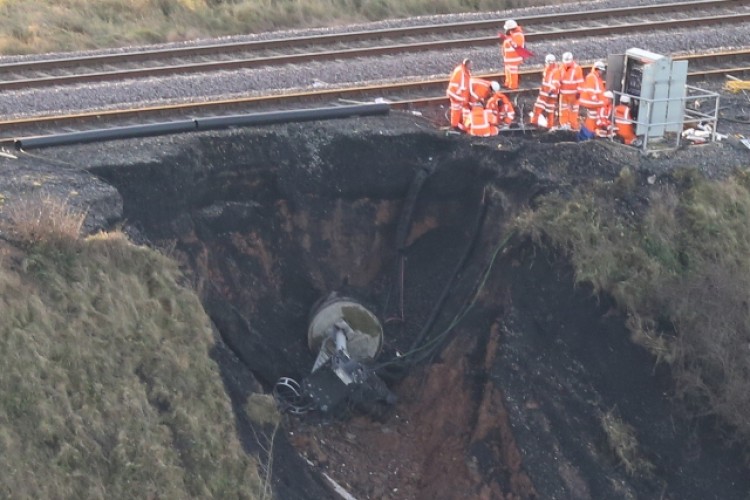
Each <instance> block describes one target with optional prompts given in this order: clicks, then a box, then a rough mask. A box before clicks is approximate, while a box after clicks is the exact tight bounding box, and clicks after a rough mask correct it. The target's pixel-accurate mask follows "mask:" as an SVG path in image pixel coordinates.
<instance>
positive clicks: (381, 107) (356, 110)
mask: <svg viewBox="0 0 750 500" xmlns="http://www.w3.org/2000/svg"><path fill="white" fill-rule="evenodd" d="M389 110H390V105H389V104H388V103H384V102H380V103H374V104H356V105H351V106H337V107H331V108H313V109H290V110H287V111H269V112H265V113H253V114H250V115H230V116H213V117H210V118H198V119H197V120H196V122H197V123H198V130H214V129H219V128H226V127H236V126H240V127H250V126H258V125H273V124H275V123H288V122H304V121H312V120H331V119H334V118H349V117H351V116H367V115H384V114H386V113H388V111H389Z"/></svg>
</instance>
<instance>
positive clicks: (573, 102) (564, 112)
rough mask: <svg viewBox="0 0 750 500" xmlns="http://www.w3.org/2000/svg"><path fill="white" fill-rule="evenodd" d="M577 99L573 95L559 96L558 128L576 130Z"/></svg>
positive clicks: (577, 126)
mask: <svg viewBox="0 0 750 500" xmlns="http://www.w3.org/2000/svg"><path fill="white" fill-rule="evenodd" d="M578 110H579V106H578V97H577V96H576V95H575V94H562V93H561V94H560V126H561V127H564V126H565V125H569V126H570V128H571V129H573V130H578V128H579V125H578Z"/></svg>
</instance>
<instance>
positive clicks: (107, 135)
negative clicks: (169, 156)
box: [13, 103, 390, 150]
mask: <svg viewBox="0 0 750 500" xmlns="http://www.w3.org/2000/svg"><path fill="white" fill-rule="evenodd" d="M389 111H390V106H389V105H388V103H373V104H357V105H352V106H337V107H330V108H312V109H293V110H287V111H269V112H264V113H253V114H244V115H230V116H216V117H208V118H195V119H192V120H180V121H174V122H164V123H153V124H145V125H130V126H126V127H113V128H107V129H95V130H88V131H84V132H68V133H64V134H50V135H39V136H33V137H21V138H17V139H14V140H13V144H14V145H15V147H16V149H24V150H28V149H37V148H47V147H52V146H63V145H69V144H82V143H86V142H97V141H107V140H113V139H131V138H135V137H148V136H155V135H166V134H177V133H183V132H195V131H197V130H215V129H221V128H227V127H249V126H261V125H273V124H276V123H288V122H301V121H312V120H330V119H334V118H349V117H352V116H372V115H384V114H387V113H388V112H389Z"/></svg>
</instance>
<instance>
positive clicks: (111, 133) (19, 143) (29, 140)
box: [13, 120, 198, 150]
mask: <svg viewBox="0 0 750 500" xmlns="http://www.w3.org/2000/svg"><path fill="white" fill-rule="evenodd" d="M197 129H198V127H197V126H196V124H195V120H180V121H174V122H163V123H150V124H148V125H129V126H127V127H113V128H100V129H94V130H85V131H81V132H67V133H64V134H50V135H36V136H33V137H20V138H16V139H14V140H13V144H14V145H15V146H16V149H24V150H28V149H36V148H47V147H50V146H64V145H67V144H82V143H85V142H97V141H109V140H113V139H129V138H132V137H146V136H151V135H166V134H179V133H182V132H195V131H196V130H197Z"/></svg>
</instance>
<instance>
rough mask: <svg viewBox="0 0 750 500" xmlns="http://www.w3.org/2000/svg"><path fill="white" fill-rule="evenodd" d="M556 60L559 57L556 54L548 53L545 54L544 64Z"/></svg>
mask: <svg viewBox="0 0 750 500" xmlns="http://www.w3.org/2000/svg"><path fill="white" fill-rule="evenodd" d="M555 61H557V58H556V57H555V55H554V54H547V55H546V56H544V64H552V63H553V62H555Z"/></svg>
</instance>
